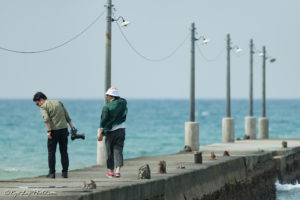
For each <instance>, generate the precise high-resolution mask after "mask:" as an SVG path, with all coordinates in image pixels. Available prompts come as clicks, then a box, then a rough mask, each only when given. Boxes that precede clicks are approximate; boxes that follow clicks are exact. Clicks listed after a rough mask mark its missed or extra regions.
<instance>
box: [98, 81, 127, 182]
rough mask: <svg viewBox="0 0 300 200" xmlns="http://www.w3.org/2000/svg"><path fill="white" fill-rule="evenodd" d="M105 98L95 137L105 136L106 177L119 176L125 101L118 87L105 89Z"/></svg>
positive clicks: (125, 112) (123, 137)
mask: <svg viewBox="0 0 300 200" xmlns="http://www.w3.org/2000/svg"><path fill="white" fill-rule="evenodd" d="M106 99H107V102H108V103H107V104H106V105H105V106H104V107H103V109H102V114H101V121H100V128H99V129H98V137H97V138H98V141H102V139H103V136H106V139H105V145H106V151H107V162H106V164H107V168H108V171H107V172H106V176H107V177H108V178H113V177H116V178H120V176H121V174H120V170H121V167H122V166H123V146H124V140H125V121H126V115H127V102H126V100H125V99H123V98H120V96H119V92H118V89H117V88H115V87H111V88H109V89H108V90H107V92H106ZM115 167H116V169H115ZM114 169H115V172H114Z"/></svg>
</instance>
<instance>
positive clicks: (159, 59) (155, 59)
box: [117, 23, 189, 62]
mask: <svg viewBox="0 0 300 200" xmlns="http://www.w3.org/2000/svg"><path fill="white" fill-rule="evenodd" d="M117 26H118V28H119V31H120V33H121V35H122V36H123V38H124V39H125V41H126V42H127V44H128V45H129V46H130V47H131V49H132V50H133V51H134V52H135V53H136V54H137V55H139V56H140V57H141V58H143V59H145V60H148V61H151V62H160V61H164V60H167V59H168V58H170V57H171V56H173V55H174V54H175V53H176V52H177V51H178V49H180V48H181V47H182V46H183V44H184V43H185V41H186V40H187V38H188V36H189V34H188V35H187V36H186V37H185V39H184V40H183V41H182V42H181V43H180V44H179V45H178V46H177V47H176V48H175V49H174V50H173V51H171V53H170V54H168V55H167V56H164V57H161V58H148V57H146V56H144V55H143V54H141V53H140V52H139V51H138V50H137V49H136V48H134V46H133V45H132V44H131V43H130V42H129V40H128V38H127V37H126V35H125V34H124V32H123V31H122V28H121V27H120V25H119V24H118V23H117Z"/></svg>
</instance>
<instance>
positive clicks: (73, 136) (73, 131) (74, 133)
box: [71, 127, 85, 140]
mask: <svg viewBox="0 0 300 200" xmlns="http://www.w3.org/2000/svg"><path fill="white" fill-rule="evenodd" d="M77 132H78V130H77V129H76V128H75V127H73V128H72V129H71V140H76V139H83V140H84V139H85V135H84V133H83V134H77Z"/></svg>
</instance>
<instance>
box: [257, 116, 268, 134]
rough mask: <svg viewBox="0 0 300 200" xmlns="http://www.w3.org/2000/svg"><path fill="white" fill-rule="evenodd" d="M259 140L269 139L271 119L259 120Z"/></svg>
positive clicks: (263, 118) (262, 118) (261, 118)
mask: <svg viewBox="0 0 300 200" xmlns="http://www.w3.org/2000/svg"><path fill="white" fill-rule="evenodd" d="M258 138H259V139H268V138H269V119H268V118H266V117H260V118H259V120H258Z"/></svg>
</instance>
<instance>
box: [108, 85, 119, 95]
mask: <svg viewBox="0 0 300 200" xmlns="http://www.w3.org/2000/svg"><path fill="white" fill-rule="evenodd" d="M105 94H107V95H109V96H113V97H119V91H118V89H117V88H115V87H111V88H109V89H108V90H107V92H106V93H105Z"/></svg>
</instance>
